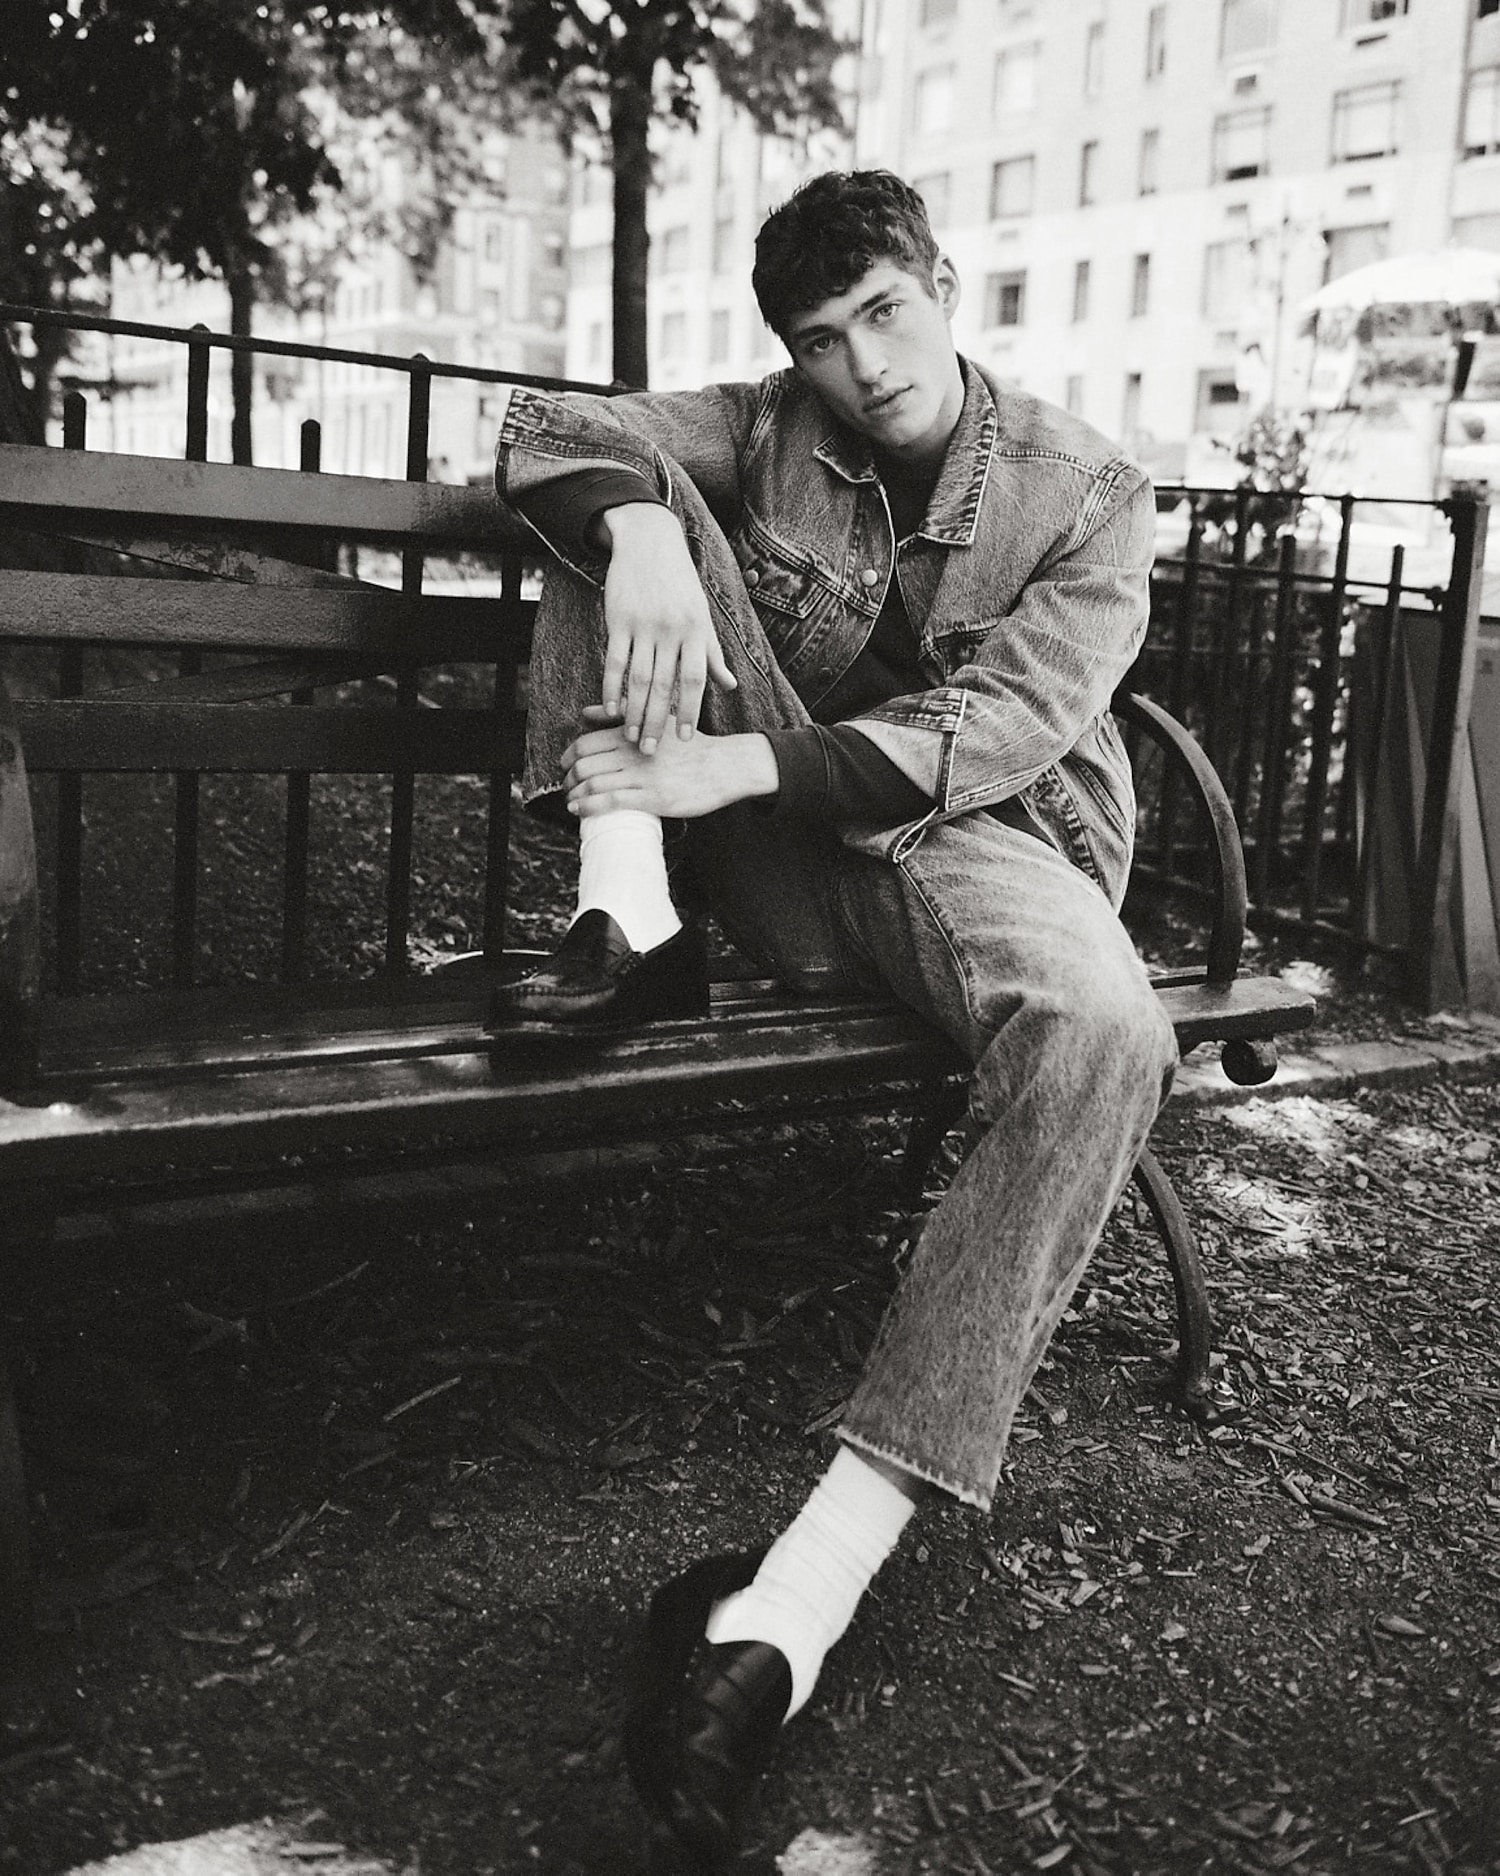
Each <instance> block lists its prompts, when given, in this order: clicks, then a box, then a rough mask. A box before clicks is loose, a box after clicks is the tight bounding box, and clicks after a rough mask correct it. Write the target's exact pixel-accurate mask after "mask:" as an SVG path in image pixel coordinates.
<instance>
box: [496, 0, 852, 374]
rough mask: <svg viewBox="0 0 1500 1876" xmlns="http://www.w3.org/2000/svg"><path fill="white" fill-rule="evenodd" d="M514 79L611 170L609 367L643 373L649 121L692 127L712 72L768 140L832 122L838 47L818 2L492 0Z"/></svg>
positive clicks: (824, 5)
mask: <svg viewBox="0 0 1500 1876" xmlns="http://www.w3.org/2000/svg"><path fill="white" fill-rule="evenodd" d="M496 4H497V5H499V6H500V7H501V14H500V17H501V18H502V20H503V23H504V32H505V38H506V43H507V45H508V47H509V50H510V57H511V61H512V69H513V72H514V75H515V77H516V79H517V81H518V82H520V83H523V84H525V85H526V86H527V87H528V88H529V90H530V91H531V93H532V95H533V96H534V97H536V98H538V99H543V100H546V101H547V102H548V103H549V104H550V105H551V106H552V107H553V108H554V109H555V110H557V111H558V112H559V113H560V114H561V117H562V119H563V121H564V123H565V124H568V125H571V126H572V127H574V128H575V129H576V128H580V127H586V128H588V129H589V130H591V131H593V132H595V133H597V134H598V135H600V136H601V137H603V138H604V139H605V140H606V142H607V144H608V146H609V151H610V157H611V164H612V168H613V172H614V293H613V299H614V373H615V376H616V377H617V378H620V379H623V380H624V381H625V382H627V383H634V384H644V383H645V382H646V260H647V252H648V237H647V231H646V197H647V192H648V189H649V186H650V180H651V150H650V132H651V126H652V124H653V122H656V121H665V122H669V123H676V124H682V125H689V126H690V125H693V124H695V123H696V122H697V117H698V92H697V86H696V81H697V79H698V78H699V76H700V75H701V74H703V73H705V72H708V73H711V74H712V76H713V78H714V79H715V81H716V82H717V84H718V86H719V88H720V90H721V91H722V92H723V93H724V94H725V96H726V97H728V98H729V99H730V100H731V101H732V102H734V103H735V104H738V105H740V106H741V107H742V108H743V109H744V110H745V111H746V112H747V113H748V114H749V116H750V118H751V119H752V121H753V122H754V123H755V124H756V126H757V127H758V128H759V129H760V130H761V131H763V132H766V133H768V134H771V135H776V136H795V135H798V134H804V133H806V132H808V131H812V130H821V129H842V128H843V123H844V117H843V106H842V102H841V99H840V96H839V90H838V86H837V83H836V81H835V76H834V68H835V65H836V62H837V60H838V58H839V57H840V55H841V54H842V53H843V52H844V51H846V50H847V49H848V48H847V47H846V46H845V44H844V42H843V41H842V40H840V38H839V37H838V35H837V33H836V32H835V31H834V29H833V26H832V24H831V21H830V17H829V11H828V0H755V3H752V4H739V3H738V0H496Z"/></svg>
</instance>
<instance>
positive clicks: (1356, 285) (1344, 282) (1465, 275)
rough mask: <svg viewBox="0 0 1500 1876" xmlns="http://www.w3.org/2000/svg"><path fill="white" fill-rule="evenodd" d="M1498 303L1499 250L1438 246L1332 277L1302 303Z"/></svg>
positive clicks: (1329, 308) (1311, 306)
mask: <svg viewBox="0 0 1500 1876" xmlns="http://www.w3.org/2000/svg"><path fill="white" fill-rule="evenodd" d="M1474 305H1491V306H1494V305H1500V252H1491V251H1490V250H1489V249H1488V248H1438V249H1436V250H1435V251H1433V252H1431V253H1427V254H1393V255H1391V256H1390V258H1389V259H1388V260H1383V261H1371V262H1370V264H1369V265H1368V266H1367V267H1356V268H1353V269H1352V270H1351V271H1350V272H1349V273H1347V274H1340V275H1339V277H1338V279H1337V280H1330V281H1329V283H1328V285H1327V286H1326V287H1320V288H1319V289H1318V291H1317V292H1316V293H1313V294H1310V295H1309V296H1308V297H1307V298H1306V299H1305V300H1304V301H1303V302H1302V304H1301V306H1300V307H1299V308H1298V310H1299V311H1300V312H1301V313H1303V314H1305V315H1306V314H1316V313H1333V312H1341V313H1346V312H1353V313H1360V312H1364V311H1365V310H1366V309H1367V308H1368V307H1371V306H1474Z"/></svg>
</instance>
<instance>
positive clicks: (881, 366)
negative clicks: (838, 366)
mask: <svg viewBox="0 0 1500 1876" xmlns="http://www.w3.org/2000/svg"><path fill="white" fill-rule="evenodd" d="M849 367H850V370H851V371H852V372H853V373H854V376H855V379H856V380H857V381H858V382H859V383H860V384H868V385H874V384H879V382H880V380H881V379H882V378H883V377H884V375H885V367H886V358H885V347H884V346H883V345H882V344H881V343H880V340H879V339H878V338H877V337H876V336H875V334H874V333H872V332H858V333H851V334H850V337H849Z"/></svg>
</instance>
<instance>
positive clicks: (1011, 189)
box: [990, 156, 1036, 221]
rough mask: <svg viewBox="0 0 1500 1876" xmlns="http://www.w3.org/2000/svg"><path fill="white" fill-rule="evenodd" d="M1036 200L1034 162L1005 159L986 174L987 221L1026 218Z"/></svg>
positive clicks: (1024, 159) (1028, 159) (1032, 157)
mask: <svg viewBox="0 0 1500 1876" xmlns="http://www.w3.org/2000/svg"><path fill="white" fill-rule="evenodd" d="M1035 198H1036V158H1035V157H1034V156H1008V157H1006V158H1004V160H1003V161H1001V162H999V163H997V164H996V165H995V167H994V168H993V169H992V170H991V171H990V220H991V221H1002V220H1004V219H1005V217H1006V216H1008V215H1029V214H1030V213H1031V210H1032V205H1033V203H1034V201H1035Z"/></svg>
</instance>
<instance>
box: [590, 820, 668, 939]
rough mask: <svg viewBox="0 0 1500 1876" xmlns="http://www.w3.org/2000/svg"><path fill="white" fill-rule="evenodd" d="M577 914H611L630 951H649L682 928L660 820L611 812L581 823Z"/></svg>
mask: <svg viewBox="0 0 1500 1876" xmlns="http://www.w3.org/2000/svg"><path fill="white" fill-rule="evenodd" d="M578 841H579V846H578V910H577V911H576V912H575V913H574V915H573V916H574V917H575V918H577V917H578V915H579V913H582V912H594V911H599V912H607V913H608V914H609V915H610V917H611V918H612V919H613V920H614V921H615V923H616V924H617V925H618V926H619V927H620V929H621V931H623V932H624V934H625V936H626V937H627V938H628V939H629V940H630V948H631V950H632V951H651V950H654V949H655V947H656V946H657V945H660V944H665V943H666V941H667V940H668V939H669V938H670V937H672V936H673V934H674V933H676V932H679V931H681V930H682V920H681V919H680V918H679V917H678V916H677V908H676V907H675V906H674V905H673V904H672V894H671V890H670V888H669V887H668V885H667V862H666V858H665V856H664V854H663V852H662V841H661V818H660V816H658V815H655V814H646V813H644V812H643V811H642V810H641V809H639V808H611V809H610V810H609V811H608V812H607V813H605V814H591V815H588V816H587V817H586V818H585V819H584V820H583V821H581V822H580V823H579V834H578Z"/></svg>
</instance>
